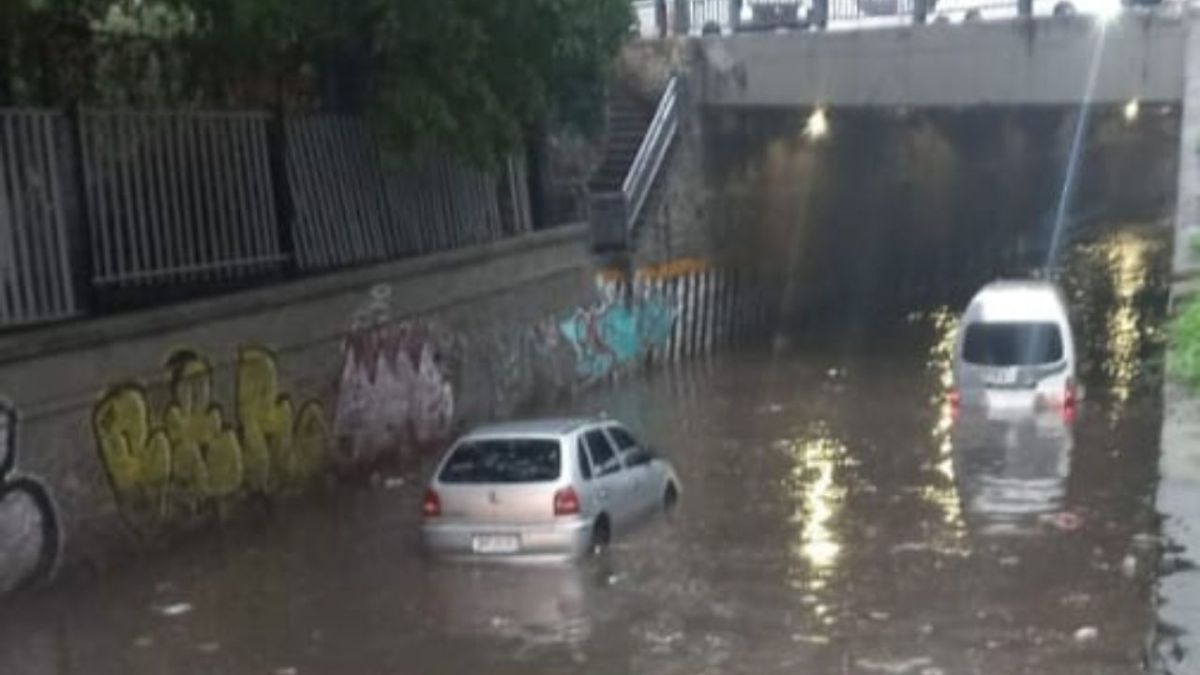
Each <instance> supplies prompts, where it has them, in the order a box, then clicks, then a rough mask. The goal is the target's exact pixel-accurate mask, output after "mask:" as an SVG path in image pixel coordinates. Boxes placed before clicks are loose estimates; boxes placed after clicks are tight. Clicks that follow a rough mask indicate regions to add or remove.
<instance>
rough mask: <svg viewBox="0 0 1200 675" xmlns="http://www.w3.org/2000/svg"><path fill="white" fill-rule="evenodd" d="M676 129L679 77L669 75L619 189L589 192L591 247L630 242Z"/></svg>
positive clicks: (615, 247) (616, 247)
mask: <svg viewBox="0 0 1200 675" xmlns="http://www.w3.org/2000/svg"><path fill="white" fill-rule="evenodd" d="M678 131H679V77H678V76H672V77H671V79H670V81H668V82H667V86H666V89H664V90H663V93H662V96H661V97H659V100H658V107H657V108H656V109H655V111H654V117H653V119H651V121H650V125H649V127H647V129H646V135H645V136H644V137H643V138H642V142H641V145H640V146H638V151H637V154H636V155H635V156H634V158H633V163H632V164H630V166H629V171H628V172H627V173H626V174H625V180H624V181H623V182H622V183H621V190H620V192H609V193H601V194H597V195H592V199H591V220H592V228H593V240H592V243H593V247H594V248H596V249H624V248H626V247H627V246H628V245H629V242H630V241H632V239H633V236H634V235H635V234H636V228H637V224H638V218H639V217H640V216H641V214H642V209H643V207H645V205H646V199H647V198H648V197H649V196H650V190H651V188H653V187H654V181H655V180H656V179H657V178H658V175H659V172H660V171H661V169H662V165H663V162H664V161H665V160H666V157H667V153H668V152H669V151H670V149H671V144H672V143H673V142H674V140H675V136H676V134H677V133H678Z"/></svg>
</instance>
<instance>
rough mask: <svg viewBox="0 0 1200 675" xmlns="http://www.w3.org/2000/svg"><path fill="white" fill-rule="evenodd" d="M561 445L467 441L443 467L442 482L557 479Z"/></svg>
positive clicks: (546, 441)
mask: <svg viewBox="0 0 1200 675" xmlns="http://www.w3.org/2000/svg"><path fill="white" fill-rule="evenodd" d="M561 464H562V462H561V459H560V457H559V442H558V441H556V440H549V439H525V438H513V439H507V438H505V439H488V440H479V441H467V442H465V443H463V444H462V445H460V446H458V448H457V449H455V451H454V453H453V454H452V455H450V459H449V460H447V461H446V465H445V466H443V467H442V472H441V474H439V475H438V480H440V481H441V482H443V483H541V482H546V481H552V480H558V476H559V474H560V472H561Z"/></svg>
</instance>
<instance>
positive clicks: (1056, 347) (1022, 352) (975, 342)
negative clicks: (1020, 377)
mask: <svg viewBox="0 0 1200 675" xmlns="http://www.w3.org/2000/svg"><path fill="white" fill-rule="evenodd" d="M1062 357H1063V343H1062V334H1061V333H1060V332H1059V329H1058V326H1057V325H1056V324H1053V323H1049V322H1044V323H1043V322H1022V323H1017V322H1012V323H972V324H969V325H968V326H967V332H966V334H965V335H964V336H963V359H964V360H965V361H966V362H967V363H973V364H977V365H981V366H1034V365H1039V364H1043V363H1054V362H1056V361H1058V360H1060V359H1062Z"/></svg>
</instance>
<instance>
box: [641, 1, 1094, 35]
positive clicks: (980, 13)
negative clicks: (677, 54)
mask: <svg viewBox="0 0 1200 675" xmlns="http://www.w3.org/2000/svg"><path fill="white" fill-rule="evenodd" d="M667 1H668V6H669V8H670V9H671V10H672V11H677V12H684V11H686V12H687V15H686V16H678V15H675V16H671V17H669V27H670V28H671V29H672V30H673V31H674V32H684V31H685V32H687V33H688V34H690V35H702V34H707V33H720V34H725V35H727V34H730V33H734V32H754V31H768V32H769V31H775V30H803V29H808V28H818V29H825V28H830V29H835V30H836V29H854V28H868V27H872V26H896V25H903V24H909V23H916V24H921V23H934V22H946V21H948V22H952V23H959V22H966V21H973V20H988V19H1007V18H1013V17H1017V16H1032V15H1038V16H1042V15H1046V16H1049V15H1051V14H1058V13H1059V12H1060V11H1066V10H1069V9H1070V7H1073V6H1074V5H1075V4H1076V3H1075V2H1074V1H1073V0H740V1H739V0H685V1H684V2H683V3H681V4H677V2H676V0H667ZM634 6H635V9H636V10H637V12H638V18H639V23H640V25H641V28H642V33H641V34H642V36H643V37H652V36H654V35H657V34H658V31H659V30H660V29H661V28H662V27H660V26H656V25H654V24H653V23H648V22H653V21H656V20H657V19H658V18H659V17H658V16H656V14H655V12H654V6H653V3H652V2H649V3H648V2H645V1H644V0H641V1H635V2H634ZM1064 8H1065V9H1064ZM681 27H682V30H681ZM668 32H671V31H668Z"/></svg>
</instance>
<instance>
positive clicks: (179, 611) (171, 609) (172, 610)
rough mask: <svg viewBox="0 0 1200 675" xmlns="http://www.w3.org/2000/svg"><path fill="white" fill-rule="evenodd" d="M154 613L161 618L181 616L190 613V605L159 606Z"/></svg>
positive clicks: (178, 603) (187, 603) (179, 603)
mask: <svg viewBox="0 0 1200 675" xmlns="http://www.w3.org/2000/svg"><path fill="white" fill-rule="evenodd" d="M154 611H156V612H158V613H159V614H162V615H163V616H183V615H184V614H187V613H188V612H190V611H192V604H191V603H190V602H176V603H172V604H170V605H160V606H159V607H156V608H155V609H154Z"/></svg>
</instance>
